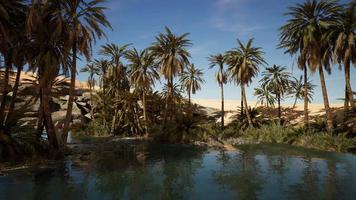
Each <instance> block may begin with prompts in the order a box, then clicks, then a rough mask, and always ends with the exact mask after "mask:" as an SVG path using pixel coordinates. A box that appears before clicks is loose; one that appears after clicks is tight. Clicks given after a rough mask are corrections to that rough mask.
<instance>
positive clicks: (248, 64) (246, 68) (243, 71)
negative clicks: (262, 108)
mask: <svg viewBox="0 0 356 200" xmlns="http://www.w3.org/2000/svg"><path fill="white" fill-rule="evenodd" d="M237 42H238V46H237V48H234V49H232V50H230V51H228V52H227V53H226V55H227V61H226V63H227V65H228V66H229V67H228V70H227V71H228V76H229V78H230V79H231V80H233V81H234V82H235V83H236V84H237V85H240V86H241V93H242V96H241V98H242V100H243V104H244V106H245V112H246V116H247V120H248V122H249V126H250V127H252V126H253V125H252V120H251V116H250V114H249V110H248V105H247V98H246V92H245V86H248V85H249V84H250V83H251V82H252V78H254V77H256V76H257V74H258V72H259V65H262V64H267V63H266V61H265V60H264V58H263V57H262V55H263V54H264V52H263V51H262V50H261V48H260V47H254V46H253V45H252V43H253V39H250V40H249V41H248V42H247V43H246V44H243V43H242V42H241V41H240V40H237Z"/></svg>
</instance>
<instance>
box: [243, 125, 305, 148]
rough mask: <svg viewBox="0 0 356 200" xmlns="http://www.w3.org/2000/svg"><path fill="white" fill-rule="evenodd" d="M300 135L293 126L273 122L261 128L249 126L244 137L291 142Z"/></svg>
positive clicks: (258, 140)
mask: <svg viewBox="0 0 356 200" xmlns="http://www.w3.org/2000/svg"><path fill="white" fill-rule="evenodd" d="M298 135H299V133H297V132H295V131H294V130H293V129H292V128H289V127H283V126H279V125H277V124H271V125H263V126H261V127H260V128H248V129H246V130H245V131H244V132H243V134H242V137H243V138H244V139H247V140H252V141H257V142H266V143H288V144H291V143H293V142H294V141H295V140H296V139H297V137H298Z"/></svg>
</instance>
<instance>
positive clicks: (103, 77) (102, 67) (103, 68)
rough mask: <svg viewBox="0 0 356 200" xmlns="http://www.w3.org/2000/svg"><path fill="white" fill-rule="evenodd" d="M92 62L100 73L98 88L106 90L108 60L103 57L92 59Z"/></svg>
mask: <svg viewBox="0 0 356 200" xmlns="http://www.w3.org/2000/svg"><path fill="white" fill-rule="evenodd" d="M93 64H94V65H95V67H96V68H98V69H99V75H100V84H99V86H100V89H102V90H103V92H104V93H105V92H106V89H107V82H108V80H107V79H108V78H107V75H108V71H109V68H110V65H111V64H110V62H109V61H108V60H105V59H99V60H98V59H94V62H93Z"/></svg>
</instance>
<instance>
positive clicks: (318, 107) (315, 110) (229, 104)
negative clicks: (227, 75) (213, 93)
mask: <svg viewBox="0 0 356 200" xmlns="http://www.w3.org/2000/svg"><path fill="white" fill-rule="evenodd" d="M192 102H194V103H196V104H198V105H201V106H203V107H208V108H214V109H218V110H220V109H221V100H220V99H192ZM224 104H225V105H224V107H225V110H226V111H236V110H237V108H238V107H239V106H240V105H241V102H240V100H230V99H228V100H225V102H224ZM248 105H249V106H251V107H255V106H256V102H255V101H249V102H248ZM257 106H259V105H257ZM282 106H283V107H292V106H293V105H292V104H282ZM343 106H344V105H343V104H342V103H333V104H330V107H332V108H340V107H343ZM303 109H304V104H303V103H299V104H297V105H296V108H295V110H298V111H302V110H303ZM323 109H324V104H320V103H311V104H309V112H310V114H311V115H313V114H314V115H315V114H321V113H322V112H323Z"/></svg>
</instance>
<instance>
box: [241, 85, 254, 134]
mask: <svg viewBox="0 0 356 200" xmlns="http://www.w3.org/2000/svg"><path fill="white" fill-rule="evenodd" d="M241 93H242V98H243V104H244V106H245V112H246V117H247V121H248V125H249V126H250V127H253V124H252V120H251V116H250V113H249V112H248V105H247V98H246V93H245V85H244V84H241Z"/></svg>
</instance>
